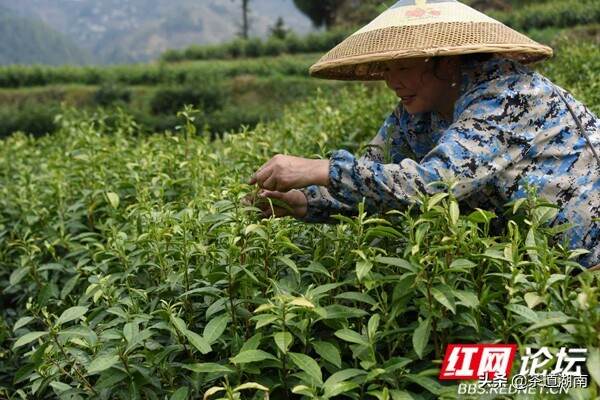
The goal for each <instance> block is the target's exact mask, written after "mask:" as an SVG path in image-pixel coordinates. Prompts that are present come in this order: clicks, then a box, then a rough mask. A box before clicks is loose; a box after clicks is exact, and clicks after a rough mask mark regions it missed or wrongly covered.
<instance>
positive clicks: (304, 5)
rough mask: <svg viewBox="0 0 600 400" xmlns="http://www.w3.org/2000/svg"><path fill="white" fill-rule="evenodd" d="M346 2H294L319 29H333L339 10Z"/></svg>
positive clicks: (342, 0) (329, 0)
mask: <svg viewBox="0 0 600 400" xmlns="http://www.w3.org/2000/svg"><path fill="white" fill-rule="evenodd" d="M345 2H346V0H321V1H312V0H294V5H295V6H296V7H297V8H298V10H300V11H302V12H303V13H304V14H305V15H306V16H307V17H308V18H310V20H311V21H312V23H313V25H314V26H316V27H317V28H318V27H321V26H325V27H326V28H331V27H332V26H333V24H334V23H335V22H336V17H337V13H338V9H339V8H340V6H342V4H344V3H345Z"/></svg>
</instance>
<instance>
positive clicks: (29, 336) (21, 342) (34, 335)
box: [13, 332, 48, 349]
mask: <svg viewBox="0 0 600 400" xmlns="http://www.w3.org/2000/svg"><path fill="white" fill-rule="evenodd" d="M47 334H48V332H29V333H26V334H24V335H23V336H21V337H20V338H18V339H17V341H16V342H15V344H13V349H17V348H19V347H21V346H25V345H26V344H29V343H31V342H33V341H34V340H37V339H39V338H41V337H42V336H45V335H47Z"/></svg>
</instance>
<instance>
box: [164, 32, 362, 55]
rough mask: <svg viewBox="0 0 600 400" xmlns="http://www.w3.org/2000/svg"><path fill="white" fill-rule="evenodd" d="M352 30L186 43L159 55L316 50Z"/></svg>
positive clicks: (301, 51) (312, 51) (256, 53)
mask: <svg viewBox="0 0 600 400" xmlns="http://www.w3.org/2000/svg"><path fill="white" fill-rule="evenodd" d="M352 32H353V31H352V30H351V29H346V28H336V29H332V30H329V31H325V32H317V33H311V34H308V35H306V36H303V37H300V36H298V35H295V34H293V33H290V34H289V35H287V36H286V37H285V38H284V39H278V38H269V39H265V40H261V39H258V38H251V39H247V40H242V39H236V40H233V41H231V42H229V43H224V44H218V45H204V46H190V47H188V48H187V49H183V50H168V51H166V52H165V53H164V54H163V55H162V56H161V60H162V61H166V62H179V61H185V60H217V59H232V58H252V57H260V56H265V55H280V54H298V53H319V52H325V51H329V50H330V49H332V48H333V47H335V46H336V45H337V44H338V43H340V42H342V41H343V40H344V39H345V38H346V37H347V36H348V35H350V34H351V33H352Z"/></svg>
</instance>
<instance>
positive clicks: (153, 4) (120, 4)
mask: <svg viewBox="0 0 600 400" xmlns="http://www.w3.org/2000/svg"><path fill="white" fill-rule="evenodd" d="M240 3H241V0H177V1H172V0H53V1H48V0H19V1H14V0H0V6H5V7H8V8H11V9H12V10H14V11H15V12H17V13H19V14H20V15H23V16H27V17H29V18H36V19H39V20H41V21H43V22H44V23H46V24H47V25H49V26H51V27H52V28H54V29H56V30H57V31H59V32H61V33H63V34H65V35H66V36H67V37H69V38H70V39H71V40H73V41H74V42H75V43H76V44H77V45H78V46H80V47H82V48H84V49H86V50H88V51H90V52H91V53H92V54H93V55H94V58H95V60H96V62H99V63H125V62H138V61H148V60H152V59H155V58H157V57H158V56H159V55H160V54H161V53H163V52H164V51H165V50H167V49H177V48H184V47H187V46H189V45H192V44H209V43H218V42H223V41H228V40H231V39H232V38H233V37H235V35H236V33H237V32H239V25H240V22H241V5H240ZM250 10H251V19H250V21H251V35H252V36H260V37H264V36H266V35H267V33H268V31H269V28H270V27H271V26H273V25H274V23H275V21H276V20H277V18H278V17H279V16H281V17H283V19H284V21H285V23H286V25H287V26H288V27H290V28H292V29H293V30H294V31H296V32H298V33H306V32H308V31H310V30H311V29H312V27H311V23H310V21H309V20H308V18H306V17H305V16H304V15H303V14H302V13H300V12H299V11H298V10H297V9H296V8H295V6H294V4H293V1H292V0H251V1H250ZM2 41H3V42H5V39H4V38H3V40H2Z"/></svg>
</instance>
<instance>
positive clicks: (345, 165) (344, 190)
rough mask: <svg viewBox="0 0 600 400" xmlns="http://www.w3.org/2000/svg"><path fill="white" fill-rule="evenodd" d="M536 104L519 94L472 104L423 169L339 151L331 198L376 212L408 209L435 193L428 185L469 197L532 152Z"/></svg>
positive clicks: (484, 98) (332, 162) (406, 162)
mask: <svg viewBox="0 0 600 400" xmlns="http://www.w3.org/2000/svg"><path fill="white" fill-rule="evenodd" d="M531 101H532V99H531V96H530V95H527V94H522V93H515V92H513V93H512V94H511V93H509V92H502V93H495V94H494V95H490V94H489V93H488V94H486V95H485V96H483V95H482V96H480V97H479V98H476V99H472V100H471V101H470V105H469V106H468V107H467V108H466V109H465V110H464V111H463V112H462V113H461V117H460V118H459V120H458V121H456V122H455V123H453V124H452V125H450V127H449V128H448V129H447V130H446V131H445V132H444V134H443V135H442V137H441V138H440V140H439V142H438V143H437V145H436V146H435V147H434V148H433V149H432V150H431V151H430V152H429V153H428V154H427V155H426V156H425V157H424V158H423V160H422V161H421V162H420V163H419V162H416V161H414V160H411V159H408V158H405V159H403V160H402V161H401V162H400V163H398V164H384V163H381V162H377V161H371V160H363V159H356V158H355V157H354V156H353V155H352V154H350V153H349V152H347V151H345V150H338V151H336V152H334V153H333V155H332V157H331V160H330V165H329V167H330V170H329V186H328V191H329V194H330V195H331V196H332V197H334V198H335V199H336V200H338V201H339V202H341V203H343V204H346V205H347V206H349V207H355V206H356V204H358V203H359V202H360V201H361V200H362V199H363V197H364V198H365V202H366V209H367V210H369V211H371V212H384V211H386V210H389V209H398V208H402V207H405V206H406V205H408V204H410V203H412V202H413V199H414V196H415V195H416V194H417V193H418V192H421V193H433V192H435V191H436V189H435V188H433V187H431V186H430V185H429V184H430V183H432V182H435V181H441V180H454V181H458V184H457V185H456V187H455V192H454V194H455V195H456V196H457V197H458V198H459V199H461V198H464V197H467V196H468V195H470V194H472V193H474V192H477V191H478V190H479V189H481V188H482V187H484V185H485V184H486V183H488V182H489V181H490V180H491V179H492V178H493V177H494V176H495V175H496V174H498V173H499V172H500V171H502V170H504V169H506V168H507V167H508V166H509V165H510V164H511V163H513V162H516V161H517V160H519V159H521V158H522V157H523V156H524V155H525V153H526V152H527V151H528V150H529V148H530V145H531V144H532V143H533V138H534V136H535V132H534V129H533V128H530V127H528V126H527V121H528V120H529V115H528V110H529V109H530V105H531V104H530V103H531Z"/></svg>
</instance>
